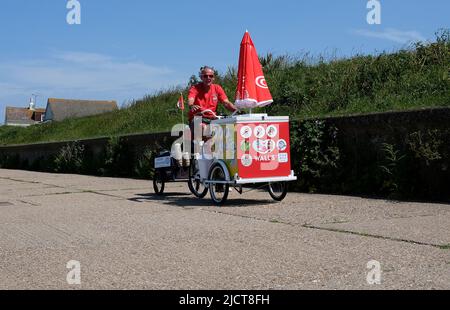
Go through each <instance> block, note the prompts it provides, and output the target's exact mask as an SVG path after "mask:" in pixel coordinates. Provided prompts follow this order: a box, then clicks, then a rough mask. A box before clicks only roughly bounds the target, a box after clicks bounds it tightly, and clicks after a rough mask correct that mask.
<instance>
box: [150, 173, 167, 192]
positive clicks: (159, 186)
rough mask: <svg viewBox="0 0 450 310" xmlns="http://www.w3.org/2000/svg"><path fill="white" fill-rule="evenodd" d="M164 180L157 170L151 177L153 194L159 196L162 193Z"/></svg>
mask: <svg viewBox="0 0 450 310" xmlns="http://www.w3.org/2000/svg"><path fill="white" fill-rule="evenodd" d="M164 187H165V182H164V180H163V178H162V175H161V173H160V172H159V171H157V172H155V176H154V177H153V190H154V191H155V194H156V195H158V196H161V195H162V194H164Z"/></svg>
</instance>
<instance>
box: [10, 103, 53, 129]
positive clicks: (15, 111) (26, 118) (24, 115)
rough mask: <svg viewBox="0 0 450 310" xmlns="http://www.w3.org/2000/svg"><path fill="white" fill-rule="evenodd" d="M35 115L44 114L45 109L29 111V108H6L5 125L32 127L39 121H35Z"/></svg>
mask: <svg viewBox="0 0 450 310" xmlns="http://www.w3.org/2000/svg"><path fill="white" fill-rule="evenodd" d="M36 113H41V114H43V113H45V109H35V110H30V109H29V108H16V107H6V113H5V124H22V125H27V124H29V125H32V124H35V123H36V122H39V121H40V119H39V120H36V119H35V115H36Z"/></svg>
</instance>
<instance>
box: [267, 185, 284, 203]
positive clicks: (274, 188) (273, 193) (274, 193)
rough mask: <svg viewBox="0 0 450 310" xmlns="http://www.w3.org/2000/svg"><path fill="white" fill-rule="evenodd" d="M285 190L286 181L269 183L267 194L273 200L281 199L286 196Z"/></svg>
mask: <svg viewBox="0 0 450 310" xmlns="http://www.w3.org/2000/svg"><path fill="white" fill-rule="evenodd" d="M287 191H288V188H287V183H286V182H276V183H269V194H270V197H272V199H273V200H275V201H282V200H283V199H284V198H285V197H286V195H287Z"/></svg>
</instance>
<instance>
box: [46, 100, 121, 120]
mask: <svg viewBox="0 0 450 310" xmlns="http://www.w3.org/2000/svg"><path fill="white" fill-rule="evenodd" d="M117 109H118V107H117V103H116V102H115V101H98V100H73V99H55V98H49V99H48V101H47V111H46V114H45V121H49V120H52V121H62V120H64V119H66V118H78V117H84V116H90V115H97V114H103V113H107V112H111V111H114V110H117Z"/></svg>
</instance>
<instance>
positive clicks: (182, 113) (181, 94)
mask: <svg viewBox="0 0 450 310" xmlns="http://www.w3.org/2000/svg"><path fill="white" fill-rule="evenodd" d="M180 99H181V100H182V101H184V98H183V93H182V92H180ZM180 104H181V105H182V109H180V110H181V123H182V124H183V145H184V143H185V137H184V132H185V130H186V128H185V127H184V103H181V102H180Z"/></svg>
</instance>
